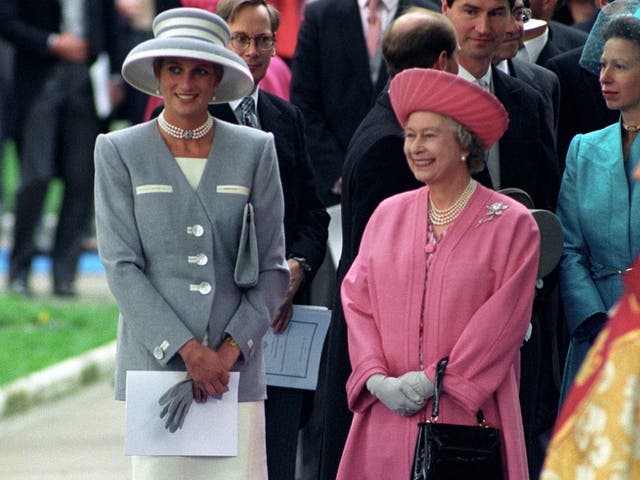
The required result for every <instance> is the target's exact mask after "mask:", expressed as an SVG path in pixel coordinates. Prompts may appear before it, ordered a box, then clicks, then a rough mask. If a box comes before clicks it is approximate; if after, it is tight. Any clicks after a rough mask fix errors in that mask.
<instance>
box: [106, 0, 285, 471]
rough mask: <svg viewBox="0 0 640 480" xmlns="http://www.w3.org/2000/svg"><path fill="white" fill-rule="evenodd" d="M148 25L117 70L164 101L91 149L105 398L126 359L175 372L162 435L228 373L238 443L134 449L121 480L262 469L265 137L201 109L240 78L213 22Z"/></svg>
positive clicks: (237, 94) (270, 283)
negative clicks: (112, 356)
mask: <svg viewBox="0 0 640 480" xmlns="http://www.w3.org/2000/svg"><path fill="white" fill-rule="evenodd" d="M153 30H154V36H155V38H154V39H151V40H148V41H146V42H143V43H142V44H140V45H138V46H137V47H135V48H134V49H133V50H132V51H131V52H130V53H129V55H128V56H127V59H126V60H125V62H124V65H123V72H122V73H123V76H124V78H125V80H127V82H128V83H130V84H131V85H132V86H134V87H135V88H138V89H140V90H142V91H143V92H145V93H149V94H152V95H156V96H162V97H163V99H164V104H165V108H164V111H163V112H162V113H161V114H160V116H159V117H158V119H157V120H152V121H150V122H147V123H143V124H140V125H137V126H134V127H131V128H127V129H124V130H120V131H116V132H112V133H110V134H107V135H101V136H99V137H98V140H97V143H96V150H95V161H96V184H95V185H96V187H95V188H96V192H95V193H96V196H95V198H96V223H97V234H98V248H99V252H100V256H101V259H102V262H103V264H104V266H105V270H106V272H107V279H108V281H109V286H110V288H111V291H112V292H113V294H114V296H115V298H116V300H117V301H118V304H119V307H120V319H119V324H118V350H117V366H116V398H118V399H121V400H123V399H124V397H125V376H126V372H127V370H177V371H185V372H186V373H187V374H188V375H186V379H185V381H183V382H180V383H179V384H177V385H176V386H175V387H173V388H172V389H171V390H170V391H169V392H167V393H168V394H167V395H165V396H163V398H162V399H161V403H163V404H166V408H165V410H164V411H162V415H163V416H164V415H165V414H166V417H165V418H166V426H167V429H169V430H170V431H171V432H174V431H175V430H176V429H178V428H180V427H181V426H182V422H183V421H184V417H185V415H186V412H187V411H188V408H189V406H190V405H191V402H192V401H193V400H194V399H195V401H198V402H204V401H206V399H207V397H208V396H209V395H221V394H223V393H224V392H225V389H226V387H227V384H228V382H229V372H230V371H237V372H240V383H239V391H238V401H239V406H238V417H239V425H238V431H239V435H238V438H239V444H238V456H237V457H133V459H132V467H133V478H134V479H141V478H143V479H146V478H153V479H154V480H158V479H164V478H166V479H176V478H189V479H200V478H207V479H210V478H215V479H217V478H225V479H227V478H229V479H246V478H251V479H266V478H267V470H266V454H265V445H264V406H263V401H264V398H265V391H266V387H265V375H264V365H263V360H262V336H263V334H264V333H265V332H266V330H267V328H268V327H269V324H270V320H271V318H273V315H274V313H275V311H276V309H277V307H278V306H279V304H280V302H281V300H282V298H283V297H284V295H285V293H286V291H287V285H288V281H289V272H288V268H287V263H286V260H285V257H284V251H285V250H284V234H283V227H282V220H283V208H284V207H283V198H282V191H281V185H280V180H279V176H278V164H277V160H276V154H275V149H274V142H273V137H272V135H271V134H268V133H265V132H262V131H260V130H257V129H252V128H248V127H243V126H237V125H231V124H229V123H226V122H222V121H219V120H215V119H213V118H212V117H211V116H210V115H209V113H208V110H207V106H208V104H209V103H213V102H214V101H215V102H228V101H230V100H233V99H236V98H241V97H244V96H245V95H247V94H249V92H250V91H251V90H252V89H253V82H252V77H251V74H250V72H249V70H248V68H247V66H246V64H245V63H244V62H243V61H242V60H241V59H240V57H238V56H237V55H235V54H234V53H232V52H230V51H228V50H227V49H226V44H227V43H228V42H229V39H230V32H229V29H228V27H227V25H226V24H225V23H224V21H223V20H222V19H220V18H219V17H218V16H216V15H213V14H211V13H209V12H206V11H204V10H200V9H189V8H180V9H173V10H168V11H166V12H163V13H161V14H160V15H158V16H157V17H156V19H155V20H154V24H153ZM252 233H253V235H252ZM245 240H246V241H245ZM159 413H160V408H159Z"/></svg>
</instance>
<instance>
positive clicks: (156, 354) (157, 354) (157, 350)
mask: <svg viewBox="0 0 640 480" xmlns="http://www.w3.org/2000/svg"><path fill="white" fill-rule="evenodd" d="M153 356H154V357H156V360H162V359H163V358H164V350H163V349H162V348H160V347H156V348H154V349H153Z"/></svg>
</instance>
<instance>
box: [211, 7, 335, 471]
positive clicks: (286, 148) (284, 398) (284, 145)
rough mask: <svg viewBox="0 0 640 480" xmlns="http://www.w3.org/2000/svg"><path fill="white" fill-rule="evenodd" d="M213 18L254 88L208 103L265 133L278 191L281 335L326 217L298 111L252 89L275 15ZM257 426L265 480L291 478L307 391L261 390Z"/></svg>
mask: <svg viewBox="0 0 640 480" xmlns="http://www.w3.org/2000/svg"><path fill="white" fill-rule="evenodd" d="M216 13H217V14H218V15H220V17H222V18H223V19H224V20H225V21H226V22H227V24H228V25H229V28H230V29H231V42H230V43H229V46H228V47H229V50H231V51H233V52H235V53H237V54H238V55H240V56H241V57H242V58H243V60H244V61H245V62H246V63H247V65H248V67H249V70H250V71H251V75H252V76H253V80H254V82H255V85H256V88H255V90H254V91H253V92H252V94H251V95H250V96H249V97H246V98H245V99H244V100H241V101H235V102H231V103H229V104H216V105H210V106H209V111H210V112H211V114H212V115H213V116H214V117H216V118H219V119H221V120H225V121H229V122H232V123H240V124H244V125H248V126H251V127H254V128H260V129H261V130H264V131H266V132H271V133H273V136H274V140H275V146H276V152H277V154H278V165H279V168H280V179H281V181H282V190H283V193H284V202H285V207H284V231H285V241H286V254H287V259H288V260H287V262H288V264H289V269H290V271H291V283H290V285H289V291H288V292H287V296H286V298H285V299H284V300H283V302H282V305H281V307H280V308H279V309H278V312H277V313H276V317H275V318H274V319H273V322H272V329H273V331H274V333H276V334H277V333H281V332H284V331H285V330H286V328H287V326H288V324H289V321H290V320H291V314H292V304H293V303H294V299H295V303H297V304H306V303H309V288H308V287H309V285H310V283H311V280H312V279H313V277H314V275H315V274H316V272H317V270H318V268H319V267H320V265H321V263H322V260H323V258H324V255H325V250H326V244H327V236H328V226H329V215H328V214H327V212H326V210H325V208H324V206H323V204H322V203H321V202H320V200H319V198H318V195H317V193H316V183H315V178H314V174H313V171H312V168H311V163H310V160H309V155H308V153H307V147H306V140H305V134H304V123H303V119H302V113H301V112H300V110H299V109H298V108H297V107H295V106H293V105H291V104H290V103H288V102H286V101H285V100H283V99H281V98H280V97H277V96H275V95H273V94H270V93H268V92H266V91H263V90H260V89H259V87H258V85H259V83H260V81H261V80H262V79H263V78H264V76H265V74H266V73H267V69H268V68H269V63H270V61H271V58H273V56H274V55H275V42H276V31H277V29H278V26H279V23H280V14H279V12H278V10H277V9H276V8H275V7H274V6H273V5H271V4H268V3H267V2H265V0H220V1H219V2H218V5H217V7H216ZM267 397H268V398H267V400H266V401H265V420H266V437H267V468H268V471H269V478H274V479H282V480H294V477H295V465H296V450H297V441H298V430H299V428H300V427H301V425H302V423H303V417H305V415H308V414H309V411H310V410H311V405H312V403H313V392H312V391H307V390H298V389H292V388H282V387H273V386H267Z"/></svg>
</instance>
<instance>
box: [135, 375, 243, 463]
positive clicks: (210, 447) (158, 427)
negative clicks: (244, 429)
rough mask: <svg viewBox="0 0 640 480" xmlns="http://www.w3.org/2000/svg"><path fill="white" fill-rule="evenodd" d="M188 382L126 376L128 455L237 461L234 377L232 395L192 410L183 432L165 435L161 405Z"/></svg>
mask: <svg viewBox="0 0 640 480" xmlns="http://www.w3.org/2000/svg"><path fill="white" fill-rule="evenodd" d="M184 378H185V372H166V371H128V372H127V402H126V405H127V407H126V422H125V423H126V426H125V441H124V453H125V455H151V456H153V455H158V456H162V455H179V456H236V455H238V383H239V380H240V374H239V373H238V372H231V378H230V380H229V391H228V392H226V393H225V394H224V395H222V399H221V400H216V399H215V398H213V397H209V399H208V400H207V402H206V403H196V402H195V401H194V402H193V404H192V405H191V408H190V410H189V413H188V414H187V417H186V418H185V421H184V425H183V426H182V429H180V430H177V431H176V432H175V433H171V432H169V430H167V429H165V427H164V423H165V420H164V419H161V418H160V412H161V411H162V407H161V406H160V405H159V404H158V399H159V398H160V397H161V396H162V394H163V393H164V392H166V391H167V390H168V389H169V388H171V387H172V386H173V385H175V384H176V383H177V382H179V381H180V380H183V379H184Z"/></svg>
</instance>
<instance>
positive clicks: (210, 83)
mask: <svg viewBox="0 0 640 480" xmlns="http://www.w3.org/2000/svg"><path fill="white" fill-rule="evenodd" d="M154 71H155V75H156V78H157V79H158V85H159V87H160V91H161V92H162V97H163V98H164V109H165V117H166V119H167V121H169V122H170V123H174V124H175V125H177V126H182V125H185V128H189V127H190V126H192V125H193V124H198V123H202V121H203V119H204V118H206V116H207V107H208V104H209V102H210V101H211V99H212V98H213V94H214V92H215V89H216V87H217V86H218V85H219V84H220V81H221V80H222V70H221V69H220V67H218V66H217V65H214V64H213V63H211V62H205V61H202V60H192V59H188V58H173V57H171V58H164V59H161V60H160V61H159V62H158V63H156V64H155V65H154Z"/></svg>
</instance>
